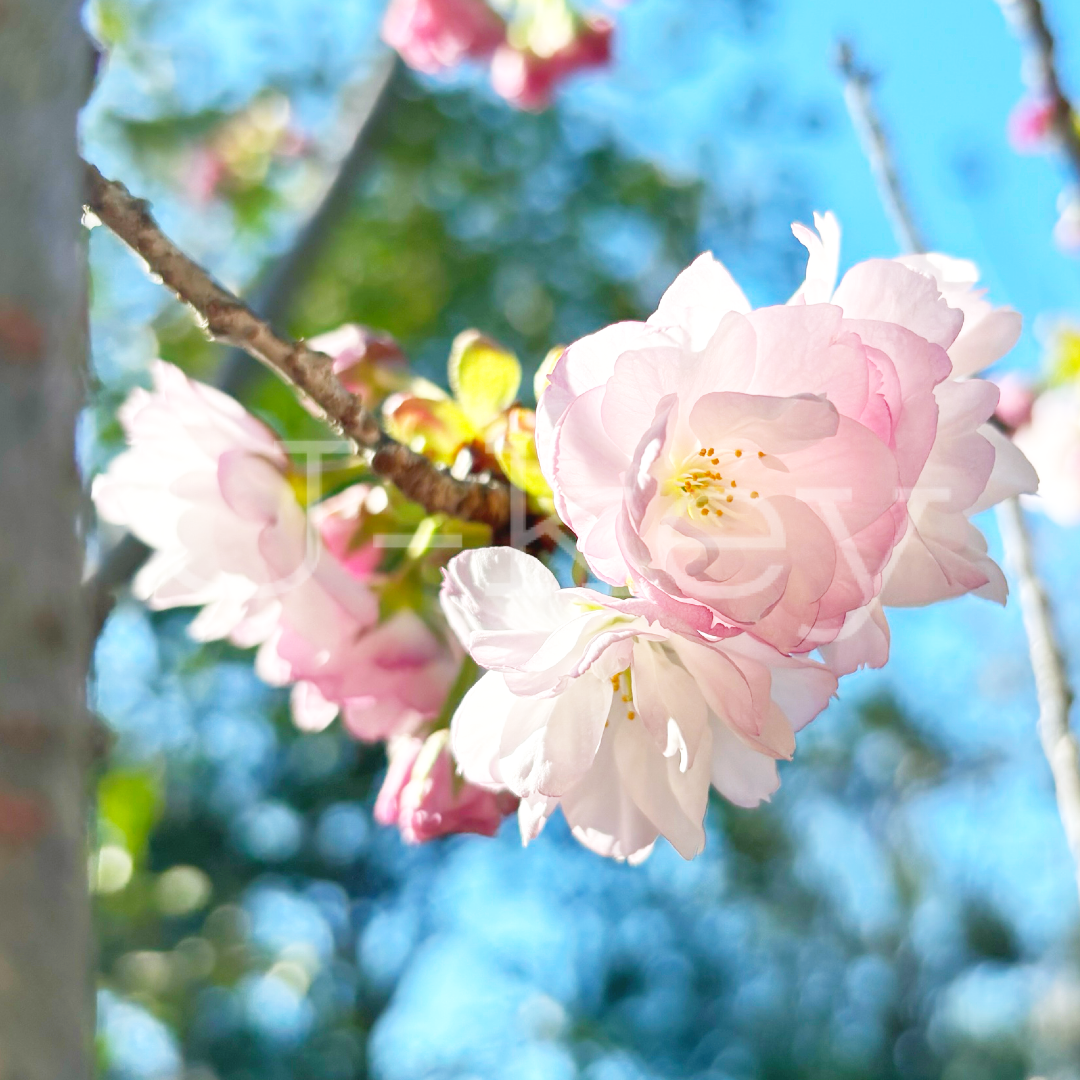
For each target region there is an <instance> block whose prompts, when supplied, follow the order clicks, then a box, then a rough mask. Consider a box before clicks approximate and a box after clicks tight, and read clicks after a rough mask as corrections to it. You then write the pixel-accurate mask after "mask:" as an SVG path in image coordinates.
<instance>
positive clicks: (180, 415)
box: [93, 215, 1064, 862]
mask: <svg viewBox="0 0 1080 1080" xmlns="http://www.w3.org/2000/svg"><path fill="white" fill-rule="evenodd" d="M815 221H816V231H814V230H810V229H808V228H805V227H803V226H800V225H796V226H795V227H794V231H795V235H796V236H797V238H798V239H799V240H800V241H801V242H802V243H803V244H804V245H805V246H806V248H807V249H808V251H809V262H808V266H807V272H806V278H805V281H804V282H803V284H802V285H801V286H800V288H799V290H798V291H797V292H796V294H795V295H794V296H793V297H792V299H791V300H790V301H789V302H788V303H787V304H783V305H777V306H772V307H765V308H758V309H754V308H752V307H751V305H750V304H749V302H748V301H747V299H746V297H745V296H744V295H743V293H742V291H741V290H740V289H739V287H738V285H736V283H735V281H734V280H733V279H732V277H731V276H730V275H729V274H728V272H727V271H726V270H725V269H724V267H723V266H722V265H721V264H720V263H719V262H717V261H716V260H715V259H713V258H712V256H710V255H703V256H702V257H701V258H699V259H698V260H697V261H696V262H694V263H693V265H691V266H690V267H689V268H688V269H687V270H686V271H684V272H683V273H682V274H681V275H680V276H679V277H678V279H677V280H676V281H675V282H674V284H673V285H672V286H671V288H670V289H669V290H668V291H667V293H666V294H665V295H664V297H663V299H662V300H661V302H660V306H659V308H658V309H657V311H656V312H655V314H654V315H652V316H651V317H650V318H649V319H648V320H647V321H645V322H624V323H619V324H617V325H615V326H610V327H607V328H606V329H603V330H600V331H599V332H598V333H595V334H593V335H591V336H589V337H586V338H583V339H581V340H580V341H577V342H575V343H573V344H572V345H571V346H570V347H569V348H567V349H559V350H555V351H553V353H552V354H551V355H550V356H549V358H548V360H547V361H546V362H545V363H544V364H543V365H542V366H541V368H540V372H539V373H538V375H537V379H536V383H535V390H536V396H537V400H538V405H537V409H536V412H535V413H534V412H533V411H532V410H530V409H527V408H524V407H522V406H521V405H520V404H519V403H518V401H517V399H518V394H519V390H520V383H521V368H520V365H519V363H518V361H517V358H516V357H514V356H513V354H511V353H510V352H508V351H507V350H506V349H504V348H502V347H501V346H500V345H498V344H497V343H496V342H494V341H492V340H490V339H488V338H486V337H484V336H483V335H482V334H479V333H478V332H476V331H467V332H465V333H464V334H461V335H460V336H459V337H458V338H457V340H456V341H455V342H454V345H453V348H452V350H451V355H450V362H449V384H450V391H451V392H450V393H446V392H445V391H443V390H441V389H440V388H438V387H436V386H435V385H433V384H432V383H430V382H427V381H425V380H423V379H417V378H413V377H411V376H410V375H409V372H408V367H407V361H406V360H405V357H404V355H403V354H402V353H401V351H400V349H398V347H397V346H396V344H395V343H394V342H393V341H392V340H391V339H389V338H386V337H385V336H380V335H378V334H374V333H372V332H371V331H367V330H363V329H361V328H359V327H343V328H341V329H340V330H338V331H335V332H334V333H333V334H330V335H326V336H325V337H324V338H322V339H316V341H315V342H313V344H314V345H315V347H317V348H322V349H324V350H325V351H327V352H329V353H330V354H331V355H332V356H333V357H334V372H335V373H336V375H337V376H338V378H339V379H340V380H341V382H342V384H343V385H345V386H346V387H347V388H348V389H350V390H351V391H352V392H353V393H355V394H357V395H358V397H360V398H361V399H362V400H363V402H364V404H365V405H366V406H367V407H368V408H371V409H380V410H381V413H382V417H383V423H384V425H385V427H386V430H387V431H388V432H389V434H391V435H392V436H393V437H394V438H396V439H398V440H399V441H401V442H403V443H405V444H407V445H408V446H410V447H411V448H412V449H413V450H415V451H417V452H419V453H422V454H424V455H426V456H427V457H428V458H430V459H431V460H432V461H433V462H434V463H437V464H438V465H439V466H441V467H443V468H446V469H448V470H449V471H450V472H451V473H452V474H454V475H457V476H464V475H466V474H468V473H490V474H495V475H499V474H501V475H502V476H503V477H505V478H506V479H508V480H509V481H510V482H512V483H513V484H514V485H515V486H516V487H517V488H519V489H521V490H522V491H523V492H524V493H525V495H526V502H527V506H528V508H529V510H530V512H531V513H532V514H533V515H534V516H542V515H550V514H557V518H558V520H559V521H560V522H561V525H560V527H565V529H567V530H569V531H572V532H573V534H574V535H575V536H576V540H577V546H578V554H577V555H576V556H575V559H576V560H577V559H578V555H579V556H580V560H583V563H582V562H580V561H576V562H575V566H576V568H577V570H578V571H580V570H581V569H582V568H583V566H584V565H587V567H588V569H589V571H591V574H592V577H593V583H594V585H595V586H596V587H594V588H587V587H585V583H586V578H587V575H582V574H581V573H578V572H575V574H574V580H575V581H576V583H577V587H563V586H562V585H561V584H560V582H559V581H558V580H557V579H556V577H555V575H554V574H553V572H552V570H551V569H550V568H549V567H548V566H546V565H545V564H544V563H543V562H542V561H541V560H540V559H539V558H538V557H536V556H533V555H531V554H527V553H525V552H523V551H519V550H516V549H514V548H512V547H508V546H500V547H491V546H484V545H489V544H490V543H491V532H490V530H489V529H488V528H487V526H482V525H476V524H470V523H468V522H462V521H453V520H449V519H446V518H445V517H443V516H439V515H426V514H425V513H424V511H423V510H422V509H421V508H419V507H417V506H416V505H415V504H412V503H409V502H407V501H406V500H405V499H403V498H402V497H401V496H400V495H398V494H396V493H395V492H394V491H392V490H391V489H388V488H387V487H385V486H384V485H383V484H382V483H380V482H379V481H378V479H377V478H376V477H374V476H373V475H372V474H371V472H370V471H369V468H368V466H367V464H366V463H365V462H364V461H363V460H362V459H359V458H348V459H347V460H346V461H345V463H344V465H341V464H339V463H335V464H334V466H333V467H330V466H329V465H328V464H327V462H326V461H324V462H322V464H321V465H319V467H318V468H317V469H316V468H313V467H312V466H311V464H310V461H309V462H308V463H307V467H306V468H305V469H302V468H300V467H299V466H298V465H297V464H295V463H294V462H293V461H292V459H291V458H290V457H289V454H288V451H287V444H285V443H283V442H282V441H281V440H279V439H278V437H277V436H276V435H275V434H274V433H273V432H271V431H270V429H269V428H267V427H266V426H265V425H264V424H263V423H262V422H260V421H259V420H256V419H255V418H254V417H252V416H251V415H250V414H248V413H247V412H245V410H244V409H243V408H242V407H241V406H240V405H239V404H238V403H237V402H235V401H233V400H232V399H231V398H228V397H226V396H225V395H223V394H221V393H219V392H218V391H215V390H213V389H211V388H209V387H206V386H203V385H200V384H198V383H195V382H193V381H191V380H190V379H188V378H187V377H186V376H185V375H183V374H182V373H181V372H180V371H179V370H177V369H176V368H174V367H171V366H170V365H168V364H165V363H162V362H159V363H157V364H156V365H155V367H154V370H153V377H154V388H153V390H150V391H146V390H136V391H135V392H134V393H133V394H132V395H131V397H130V398H129V399H128V401H127V403H126V404H125V405H124V407H123V409H122V411H121V416H120V419H121V422H122V424H123V427H124V429H125V431H126V433H127V437H128V443H129V447H128V449H127V450H126V451H125V452H123V453H122V454H120V455H119V456H118V457H117V458H116V459H115V460H114V461H113V462H112V464H111V465H110V467H109V468H108V469H107V471H106V472H105V473H104V474H102V475H101V476H99V477H98V478H97V480H96V481H95V484H94V488H93V496H94V500H95V502H96V504H97V508H98V512H99V514H100V516H101V517H102V518H103V519H105V520H106V521H110V522H115V523H117V524H120V525H124V526H126V527H127V528H129V529H130V530H131V531H133V532H134V533H135V534H136V535H137V536H139V537H140V538H141V539H142V540H144V541H145V542H146V543H147V544H149V545H150V546H151V547H152V548H153V550H154V554H153V557H152V558H151V560H150V561H149V562H148V563H147V565H146V566H145V567H144V569H143V570H142V571H141V573H140V574H139V576H138V578H137V580H136V582H135V592H136V594H137V595H138V596H140V597H141V598H143V599H144V600H145V601H146V602H147V603H148V604H150V606H152V607H155V608H168V607H177V606H198V607H200V608H201V609H202V610H201V611H200V612H199V614H198V615H197V616H196V617H195V619H194V621H193V622H192V624H191V632H192V634H193V635H194V636H195V637H197V638H200V639H202V640H210V639H219V638H227V639H228V640H230V641H232V642H234V643H235V644H237V645H240V646H245V647H257V649H258V653H257V657H256V667H257V670H258V672H259V673H260V675H261V676H262V677H263V678H264V679H265V680H266V681H267V682H270V683H272V684H274V685H290V686H292V688H293V689H292V709H293V715H294V719H295V721H296V723H297V724H298V725H299V726H300V727H301V728H302V729H304V730H319V729H321V728H323V727H325V726H326V725H327V724H329V723H331V722H332V721H333V720H334V718H335V717H337V716H340V717H341V722H342V723H343V724H344V725H345V727H346V728H347V729H348V730H349V731H350V732H351V733H352V734H353V735H355V736H356V737H357V738H360V739H364V740H369V741H374V740H379V741H385V742H386V743H387V749H388V756H389V768H388V772H387V777H386V780H385V783H384V786H383V790H382V792H381V794H380V795H379V798H378V801H377V803H376V806H375V814H376V818H377V819H378V820H379V821H381V822H383V823H385V824H395V825H397V826H398V828H399V829H400V830H401V832H402V835H403V836H404V837H405V838H406V839H407V840H409V841H411V842H420V841H423V840H427V839H430V838H432V837H435V836H439V835H443V834H446V833H448V832H476V833H481V834H487V835H490V834H493V833H494V832H495V831H496V830H497V828H498V827H499V824H500V823H501V821H502V820H503V818H504V817H505V816H506V815H507V814H509V813H511V812H513V810H514V809H515V808H516V809H517V813H518V820H519V825H520V829H521V834H522V837H523V839H524V840H525V841H526V842H528V841H529V840H530V839H532V838H533V837H535V836H536V835H537V834H538V833H539V831H540V830H541V829H542V828H543V826H544V823H545V822H546V821H547V819H548V817H549V816H550V815H551V814H552V813H553V812H554V810H555V809H556V808H559V809H561V811H562V814H563V816H564V818H565V819H566V821H567V822H568V823H569V825H570V827H571V829H572V830H573V832H574V834H575V835H576V836H577V837H578V838H579V839H580V840H581V842H582V843H584V844H586V845H587V846H588V847H590V848H591V849H593V850H594V851H596V852H599V853H600V854H603V855H606V856H610V857H613V858H618V859H627V860H630V861H633V862H636V861H639V860H641V859H642V858H644V857H646V856H647V855H648V853H649V851H650V850H651V849H652V846H653V844H654V843H655V841H656V840H657V838H658V837H659V836H664V837H666V838H667V839H668V841H669V842H670V843H671V844H672V845H673V846H674V847H675V848H676V850H678V851H679V852H680V854H682V855H683V856H684V857H686V858H692V857H693V856H694V855H696V854H697V853H698V852H699V851H701V849H702V846H703V844H704V842H705V833H704V826H703V822H704V816H705V810H706V806H707V802H708V798H709V792H710V789H711V788H716V789H717V791H718V792H720V794H721V795H723V796H725V797H726V798H727V799H729V800H731V801H732V802H733V803H736V804H737V805H740V806H746V807H752V806H756V805H758V804H759V803H760V802H761V801H762V800H765V799H768V798H769V797H770V796H771V795H772V793H773V792H774V791H775V790H776V789H777V787H778V784H779V775H778V771H777V762H778V761H781V760H786V759H789V758H791V757H792V755H793V753H794V749H795V734H796V732H798V731H799V730H800V729H801V728H802V727H804V726H805V725H806V724H807V723H809V722H810V721H811V720H812V719H813V718H814V717H815V716H817V715H818V713H820V712H821V710H822V709H823V708H824V707H825V705H826V704H827V702H828V701H829V699H830V698H831V697H832V696H833V694H834V693H836V690H837V686H838V679H839V678H840V677H842V676H843V675H845V674H847V673H849V672H851V671H854V670H855V669H856V668H857V667H860V666H863V665H870V666H875V667H876V666H880V665H882V664H884V663H885V661H886V659H887V657H888V652H889V627H888V622H887V619H886V616H885V608H886V607H887V606H889V605H905V606H913V605H925V604H930V603H934V602H936V601H938V600H945V599H948V598H950V597H956V596H960V595H963V594H965V593H975V594H977V595H980V596H984V597H988V598H990V599H994V600H997V601H999V602H1004V600H1005V596H1006V585H1005V580H1004V577H1003V576H1002V573H1001V571H1000V570H999V568H998V567H997V565H996V564H995V563H994V562H993V560H992V559H991V558H990V557H989V555H988V554H987V546H986V541H985V539H984V538H983V536H982V534H981V533H980V532H979V530H978V529H977V528H976V527H975V526H974V525H973V524H972V521H971V518H972V516H973V515H975V514H977V513H978V512H979V511H981V510H982V509H984V508H986V507H988V506H990V505H992V504H993V503H995V502H997V501H999V500H1001V499H1003V498H1006V497H1009V496H1013V495H1016V494H1019V493H1023V492H1032V491H1034V489H1035V486H1036V479H1035V474H1034V472H1033V470H1032V468H1031V466H1030V465H1029V463H1028V462H1027V460H1026V459H1025V458H1024V456H1023V455H1022V454H1021V452H1020V451H1019V450H1018V449H1017V448H1016V446H1015V445H1014V444H1013V443H1012V442H1011V441H1010V440H1009V439H1008V438H1007V436H1006V434H1005V433H1004V431H1003V428H1002V423H1001V420H1000V419H999V420H998V421H997V422H996V423H991V422H990V421H991V418H992V417H993V415H994V412H995V408H996V407H998V405H999V390H998V387H997V386H996V385H995V384H994V383H991V382H988V381H985V380H983V379H980V378H977V377H975V373H976V372H978V371H980V370H981V369H983V368H985V367H987V366H988V365H989V364H992V363H993V362H994V361H996V360H998V359H999V358H1000V357H1001V356H1003V355H1004V354H1005V353H1006V352H1007V351H1008V350H1009V349H1010V348H1011V347H1012V346H1013V344H1014V343H1015V341H1016V339H1017V336H1018V334H1019V332H1020V317H1019V315H1017V314H1016V313H1015V312H1014V311H1011V310H1009V309H1007V308H995V307H993V306H992V305H991V304H990V303H989V302H988V301H987V300H986V299H985V298H984V297H983V295H982V293H981V292H980V291H979V290H978V289H977V288H976V285H977V279H978V275H977V272H976V269H975V267H974V266H973V265H972V264H970V263H967V262H962V261H959V260H955V259H949V258H946V257H944V256H940V255H927V256H919V257H906V258H902V259H896V260H871V261H868V262H863V263H860V264H858V265H856V266H855V267H853V268H852V269H851V270H849V271H848V272H847V274H846V275H845V276H844V277H843V279H842V280H841V281H840V282H839V284H837V281H836V278H837V269H838V263H839V239H840V236H839V227H838V225H837V223H836V221H835V219H834V218H833V217H832V216H831V215H825V216H822V217H817V218H816V219H815ZM1014 396H1015V395H1014ZM1021 397H1022V395H1021ZM1041 400H1045V399H1041ZM1006 405H1008V403H1007V402H1006V403H1003V408H1004V407H1005V406H1006ZM1044 407H1049V406H1044ZM1008 408H1009V409H1010V410H1011V413H1010V415H1013V414H1015V416H1016V417H1018V418H1019V419H1017V421H1016V422H1017V423H1023V422H1024V420H1026V415H1027V414H1026V411H1025V410H1026V405H1025V404H1024V403H1023V402H1022V401H1021V400H1020V398H1019V397H1018V398H1017V400H1016V401H1014V402H1013V403H1012V405H1009V406H1008ZM1035 409H1036V412H1035V414H1034V415H1035V419H1037V417H1038V411H1039V409H1040V404H1039V403H1037V404H1036V407H1035ZM1034 423H1035V420H1034V419H1033V420H1032V424H1031V425H1027V426H1031V427H1033V426H1034ZM1031 445H1032V446H1033V447H1035V443H1034V442H1031ZM1056 452H1057V451H1055V453H1056ZM1059 456H1062V457H1063V460H1064V456H1063V455H1062V454H1059ZM313 481H314V483H313ZM547 535H550V530H549V531H548V534H547ZM462 548H464V549H465V550H459V549H462ZM455 552H457V553H455ZM552 565H556V564H555V563H553V564H552ZM478 667H479V668H482V669H484V673H483V674H482V675H480V676H479V677H477V668H478Z"/></svg>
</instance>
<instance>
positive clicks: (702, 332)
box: [649, 252, 750, 350]
mask: <svg viewBox="0 0 1080 1080" xmlns="http://www.w3.org/2000/svg"><path fill="white" fill-rule="evenodd" d="M749 310H750V302H749V301H748V300H747V299H746V297H745V295H744V294H743V291H742V289H740V288H739V286H738V285H737V284H736V283H735V279H734V278H733V277H732V276H731V274H730V273H728V271H727V269H726V268H725V266H724V264H723V263H721V262H719V261H717V259H715V258H714V257H713V255H712V254H711V253H710V252H705V254H704V255H699V256H698V257H697V258H696V259H695V260H694V261H693V262H692V263H691V264H690V265H689V266H688V267H687V268H686V269H685V270H684V271H683V272H682V273H681V274H680V275H679V276H678V277H677V278H676V279H675V281H674V282H673V283H672V284H671V286H670V288H669V289H668V290H667V292H666V293H664V295H663V297H661V299H660V306H659V307H658V308H657V309H656V314H655V315H653V316H652V317H651V318H650V319H649V323H650V325H653V326H663V327H679V328H681V329H682V330H684V331H685V332H686V334H687V336H688V338H689V344H690V348H691V349H694V350H700V349H703V348H704V347H705V346H706V345H707V344H708V342H709V339H710V338H711V337H712V336H713V334H714V333H716V328H717V327H718V326H719V325H720V322H721V320H722V319H723V317H724V316H725V315H726V314H727V313H728V312H729V311H737V312H739V313H740V314H742V315H745V314H746V313H747V312H748V311H749Z"/></svg>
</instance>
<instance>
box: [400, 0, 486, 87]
mask: <svg viewBox="0 0 1080 1080" xmlns="http://www.w3.org/2000/svg"><path fill="white" fill-rule="evenodd" d="M382 37H383V41H385V42H386V43H387V45H389V46H390V47H391V48H393V49H396V50H397V51H398V52H399V53H400V54H401V58H402V59H403V60H404V61H405V63H407V64H408V65H409V67H412V68H415V69H416V70H417V71H423V72H426V73H427V74H429V75H434V74H437V73H438V72H440V71H444V70H446V69H448V68H453V67H456V66H457V65H458V64H460V63H462V61H464V60H467V59H483V58H484V57H487V56H490V55H491V54H492V53H493V52H494V51H495V49H496V48H497V47H498V46H499V45H500V44H501V42H502V41H503V40H504V39H505V37H506V27H505V25H504V24H503V21H502V19H500V18H499V16H498V15H496V14H495V12H494V11H492V10H491V8H489V7H488V6H487V4H485V3H484V2H483V0H391V3H390V6H389V8H387V11H386V15H385V17H384V18H383V24H382Z"/></svg>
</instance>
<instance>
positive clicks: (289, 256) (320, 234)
mask: <svg viewBox="0 0 1080 1080" xmlns="http://www.w3.org/2000/svg"><path fill="white" fill-rule="evenodd" d="M400 69H401V62H400V60H398V59H397V56H396V54H394V53H389V54H387V57H386V59H385V60H383V61H380V62H379V63H378V64H377V65H376V67H375V70H374V71H373V72H372V74H371V76H370V78H369V79H368V80H367V81H366V82H365V84H364V86H363V87H362V90H361V95H360V100H359V101H358V102H357V103H356V106H355V111H356V113H357V114H358V115H357V118H356V122H355V124H354V131H355V134H354V136H353V141H352V145H351V147H350V148H349V150H348V152H347V153H346V154H345V155H344V157H343V158H342V159H341V162H340V163H339V165H338V168H337V172H336V175H335V176H334V178H333V180H332V181H331V182H330V184H329V185H328V186H327V189H326V191H325V193H324V194H323V196H322V198H321V200H320V201H319V203H318V205H317V206H316V207H315V209H314V211H313V212H312V214H311V216H310V217H309V218H308V220H307V221H306V223H305V224H304V225H303V227H302V228H301V230H300V232H299V234H298V235H297V237H296V239H295V240H294V241H293V243H292V245H291V246H290V248H289V250H288V251H287V252H286V253H285V254H284V255H283V256H282V257H281V258H280V259H278V260H277V261H276V263H275V265H274V268H273V270H272V272H271V273H270V274H269V275H268V276H267V277H266V278H265V279H264V280H263V281H262V282H261V283H260V284H259V285H258V286H257V287H256V288H255V291H254V293H253V294H252V296H251V297H250V299H249V301H248V303H249V306H250V307H251V308H252V309H253V310H254V311H255V312H257V313H258V314H259V315H262V316H263V317H264V318H272V317H274V316H275V315H279V314H280V315H281V316H282V317H284V315H285V313H286V312H287V311H288V308H289V305H290V303H291V301H292V298H293V295H294V294H295V292H296V289H297V287H298V286H299V284H300V283H301V282H302V281H303V280H304V277H305V274H306V271H307V270H308V268H309V266H310V264H311V262H312V261H313V259H314V258H315V257H316V255H317V254H318V252H319V250H320V248H321V247H322V245H323V242H324V241H325V239H326V236H327V235H328V234H329V232H330V230H331V229H332V228H333V223H334V221H336V220H337V218H338V217H339V216H340V214H341V213H342V211H343V210H344V209H345V207H346V206H347V205H348V200H349V199H350V197H351V196H352V193H353V189H354V188H355V187H356V182H357V179H358V177H359V176H360V174H361V173H362V172H363V170H364V168H365V166H366V165H367V163H368V161H369V159H370V157H371V153H372V144H373V141H374V138H375V134H376V129H377V128H378V127H379V121H380V119H381V117H382V116H383V114H384V113H385V112H386V108H387V103H388V101H389V98H390V91H391V87H392V86H393V84H394V81H395V78H396V77H397V75H398V73H399V72H400ZM263 370H264V369H263V368H262V367H261V365H260V364H259V363H258V362H257V361H255V360H253V359H252V358H251V357H250V356H248V354H247V353H246V352H244V350H243V349H229V350H228V352H227V353H226V354H225V356H224V357H223V358H222V359H221V362H220V363H219V364H218V367H217V370H216V371H215V373H214V377H213V380H212V381H213V385H214V386H216V387H217V388H218V389H219V390H224V391H225V393H226V394H231V395H232V396H233V397H239V396H240V394H241V392H242V391H243V390H244V388H245V387H246V386H247V384H248V383H249V382H250V381H251V380H252V379H253V377H254V375H256V374H259V373H260V372H262V371H263ZM150 554H151V549H150V548H149V547H148V546H147V545H146V544H144V543H143V542H142V541H141V540H140V539H138V537H136V536H133V535H132V534H131V533H127V534H125V535H124V536H122V537H121V538H120V539H119V540H117V541H116V543H115V544H113V546H112V547H111V548H110V549H109V550H108V551H107V552H106V553H105V554H104V556H103V557H102V559H101V562H100V565H99V566H98V568H97V570H96V571H95V573H94V575H93V577H92V578H90V580H89V581H88V582H87V583H86V587H85V593H86V597H87V606H88V608H89V611H90V619H91V626H92V627H93V633H92V635H91V639H92V640H93V639H96V638H97V636H98V634H100V633H101V629H102V627H103V626H104V625H105V620H106V619H107V618H108V616H109V612H110V611H112V608H113V604H114V603H115V600H116V590H117V589H119V588H120V587H121V586H123V585H126V584H127V583H128V582H129V581H130V580H131V579H132V578H133V577H134V576H135V574H136V573H138V571H139V570H140V568H141V567H142V566H143V564H144V563H145V562H146V560H147V559H148V558H149V557H150Z"/></svg>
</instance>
